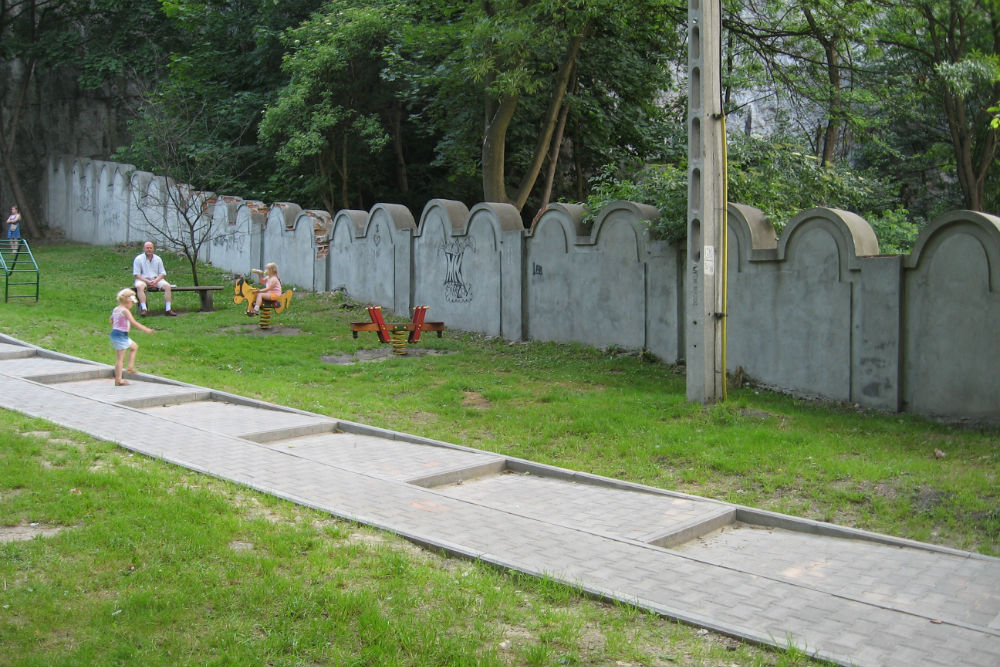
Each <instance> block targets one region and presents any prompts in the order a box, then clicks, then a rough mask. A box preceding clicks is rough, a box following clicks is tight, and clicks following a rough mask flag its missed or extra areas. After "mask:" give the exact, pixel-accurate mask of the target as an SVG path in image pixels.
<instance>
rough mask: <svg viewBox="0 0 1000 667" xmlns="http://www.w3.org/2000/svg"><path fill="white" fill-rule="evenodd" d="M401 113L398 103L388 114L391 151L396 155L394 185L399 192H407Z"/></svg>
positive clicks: (408, 184)
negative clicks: (390, 129) (390, 130)
mask: <svg viewBox="0 0 1000 667" xmlns="http://www.w3.org/2000/svg"><path fill="white" fill-rule="evenodd" d="M402 117H403V111H402V109H401V108H400V105H399V103H398V102H397V103H395V104H393V106H392V110H391V111H390V112H389V126H390V127H391V128H392V150H393V153H395V155H396V184H397V187H399V191H400V192H404V193H406V192H409V191H410V183H409V180H408V178H407V174H406V155H405V153H404V152H403V127H402V125H403V120H402Z"/></svg>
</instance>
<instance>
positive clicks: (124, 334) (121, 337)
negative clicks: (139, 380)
mask: <svg viewBox="0 0 1000 667" xmlns="http://www.w3.org/2000/svg"><path fill="white" fill-rule="evenodd" d="M136 301H138V299H136V298H135V292H133V291H132V290H130V289H123V290H122V291H121V292H118V305H117V306H115V308H114V310H112V311H111V347H113V348H115V386H118V387H120V386H122V385H124V384H128V381H126V380H123V379H122V366H123V365H124V363H125V350H128V351H129V355H128V368H127V369H126V370H127V371H128V372H129V373H135V353H136V352H138V351H139V346H138V345H137V344H136V343H135V341H133V340H132V339H131V338H129V335H128V332H129V329H130V328H131V326H132V325H133V324H134V325H135V326H137V327H139V329H141V330H143V331H145V332H146V333H153V330H152V329H150V328H149V327H147V326H144V325H142V324H139V322H138V321H137V320H136V319H135V315H133V314H132V306H134V305H135V303H136Z"/></svg>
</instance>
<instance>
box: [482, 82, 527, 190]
mask: <svg viewBox="0 0 1000 667" xmlns="http://www.w3.org/2000/svg"><path fill="white" fill-rule="evenodd" d="M519 99H520V97H519V96H517V95H510V96H508V97H505V98H503V99H502V100H500V104H499V106H498V107H497V110H496V113H494V114H493V116H492V117H491V118H490V121H489V123H488V124H487V126H486V136H485V137H484V139H483V198H484V199H485V200H486V201H488V202H503V203H506V204H509V203H513V202H511V200H510V198H509V197H508V196H507V184H506V182H505V175H504V161H505V159H506V139H507V128H508V127H510V121H511V119H512V118H513V117H514V110H515V109H517V102H518V100H519Z"/></svg>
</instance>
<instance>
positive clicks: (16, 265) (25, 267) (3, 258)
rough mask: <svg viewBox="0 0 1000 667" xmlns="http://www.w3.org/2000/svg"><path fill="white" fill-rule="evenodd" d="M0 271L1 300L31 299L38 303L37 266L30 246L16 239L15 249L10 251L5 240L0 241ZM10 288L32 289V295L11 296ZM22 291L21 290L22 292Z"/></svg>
mask: <svg viewBox="0 0 1000 667" xmlns="http://www.w3.org/2000/svg"><path fill="white" fill-rule="evenodd" d="M0 271H3V300H4V302H5V303H6V302H7V300H8V299H31V298H33V299H34V300H35V301H38V276H39V273H38V264H37V263H36V262H35V256H34V255H32V254H31V246H29V245H28V242H27V241H26V240H24V239H18V242H17V247H16V249H11V247H10V242H9V241H7V240H6V239H4V240H2V241H0ZM11 287H28V288H29V291H30V288H31V287H34V288H35V289H34V294H11V292H10V288H11ZM22 291H23V290H22Z"/></svg>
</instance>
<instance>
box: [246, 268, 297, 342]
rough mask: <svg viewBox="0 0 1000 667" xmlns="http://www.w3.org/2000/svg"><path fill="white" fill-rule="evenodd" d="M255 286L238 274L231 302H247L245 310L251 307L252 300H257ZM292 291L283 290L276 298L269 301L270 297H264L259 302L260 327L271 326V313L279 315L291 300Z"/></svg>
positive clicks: (248, 310) (249, 309)
mask: <svg viewBox="0 0 1000 667" xmlns="http://www.w3.org/2000/svg"><path fill="white" fill-rule="evenodd" d="M259 291H260V290H258V289H257V288H256V287H254V286H253V285H251V284H250V280H248V279H247V278H246V277H244V276H240V277H239V278H237V279H236V285H235V286H234V287H233V292H234V293H235V295H236V296H234V297H233V303H243V302H244V301H246V302H247V312H250V311H251V310H252V309H253V304H254V301H256V300H257V292H259ZM293 293H294V292H293V291H292V290H290V289H288V290H285V291H284V292H283V293H282V295H281V296H280V297H278V298H277V299H276V300H274V301H271V300H270V299H264V300H263V301H261V302H260V328H261V329H270V328H271V313H272V312H273V313H274V314H275V315H279V314H281V313H283V312H285V310H286V309H287V308H288V305H289V304H290V303H291V302H292V294H293Z"/></svg>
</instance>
